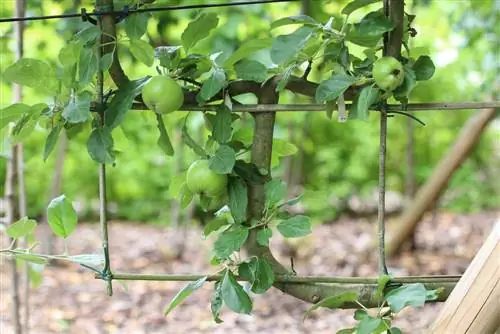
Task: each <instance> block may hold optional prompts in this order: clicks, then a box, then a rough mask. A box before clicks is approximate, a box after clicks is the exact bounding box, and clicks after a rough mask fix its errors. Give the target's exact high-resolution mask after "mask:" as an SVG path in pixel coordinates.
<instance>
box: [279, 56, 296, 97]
mask: <svg viewBox="0 0 500 334" xmlns="http://www.w3.org/2000/svg"><path fill="white" fill-rule="evenodd" d="M296 68H297V65H296V64H294V63H293V64H292V65H290V66H288V67H287V68H285V71H284V73H283V77H282V78H281V79H280V82H279V83H278V86H276V92H278V93H280V92H282V91H284V90H285V88H286V85H288V82H289V81H290V78H291V77H292V74H293V71H294V70H295V69H296Z"/></svg>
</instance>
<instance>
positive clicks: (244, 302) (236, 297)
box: [221, 270, 252, 314]
mask: <svg viewBox="0 0 500 334" xmlns="http://www.w3.org/2000/svg"><path fill="white" fill-rule="evenodd" d="M221 290H222V300H223V301H224V303H225V304H226V305H227V306H228V307H229V308H230V309H231V310H233V311H234V312H236V313H244V314H250V312H251V311H252V300H251V299H250V297H249V296H248V295H247V293H246V292H245V290H243V287H242V286H241V285H239V284H238V282H237V281H236V278H235V277H234V275H233V273H232V272H231V271H230V270H226V274H225V275H224V279H223V280H222V285H221Z"/></svg>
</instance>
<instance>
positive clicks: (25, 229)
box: [5, 217, 37, 239]
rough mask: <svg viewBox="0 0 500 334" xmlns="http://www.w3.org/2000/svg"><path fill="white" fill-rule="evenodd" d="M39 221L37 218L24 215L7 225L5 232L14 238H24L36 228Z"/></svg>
mask: <svg viewBox="0 0 500 334" xmlns="http://www.w3.org/2000/svg"><path fill="white" fill-rule="evenodd" d="M36 225H37V223H36V220H33V219H29V218H28V217H23V218H21V219H19V220H18V221H17V222H15V223H14V224H12V225H10V226H9V227H7V229H6V230H5V233H7V235H8V236H9V237H11V238H13V239H18V238H22V237H24V236H26V235H28V234H30V233H32V232H33V231H34V230H35V227H36Z"/></svg>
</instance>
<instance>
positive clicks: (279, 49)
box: [271, 26, 317, 65]
mask: <svg viewBox="0 0 500 334" xmlns="http://www.w3.org/2000/svg"><path fill="white" fill-rule="evenodd" d="M316 30H317V29H316V28H313V27H309V26H303V27H300V28H298V29H297V30H295V31H294V32H293V33H291V34H289V35H280V36H278V37H277V38H276V39H275V40H274V42H273V45H272V47H271V60H272V61H273V63H275V64H277V65H281V64H285V63H288V62H290V61H291V60H293V59H294V58H295V57H296V56H297V55H298V53H299V52H300V50H302V48H303V47H304V45H305V44H306V43H307V41H308V40H309V38H311V37H312V36H313V33H314V32H315V31H316Z"/></svg>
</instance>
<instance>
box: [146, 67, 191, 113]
mask: <svg viewBox="0 0 500 334" xmlns="http://www.w3.org/2000/svg"><path fill="white" fill-rule="evenodd" d="M142 100H143V101H144V104H146V106H147V107H148V108H149V109H151V110H153V111H154V112H157V113H160V114H168V113H171V112H174V111H177V110H179V108H180V107H181V106H182V104H183V103H184V92H183V91H182V88H181V86H179V84H178V83H177V82H176V81H175V80H174V79H172V78H170V77H167V76H164V75H158V76H155V77H152V78H151V79H150V80H149V81H148V83H146V84H145V85H144V87H143V88H142Z"/></svg>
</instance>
